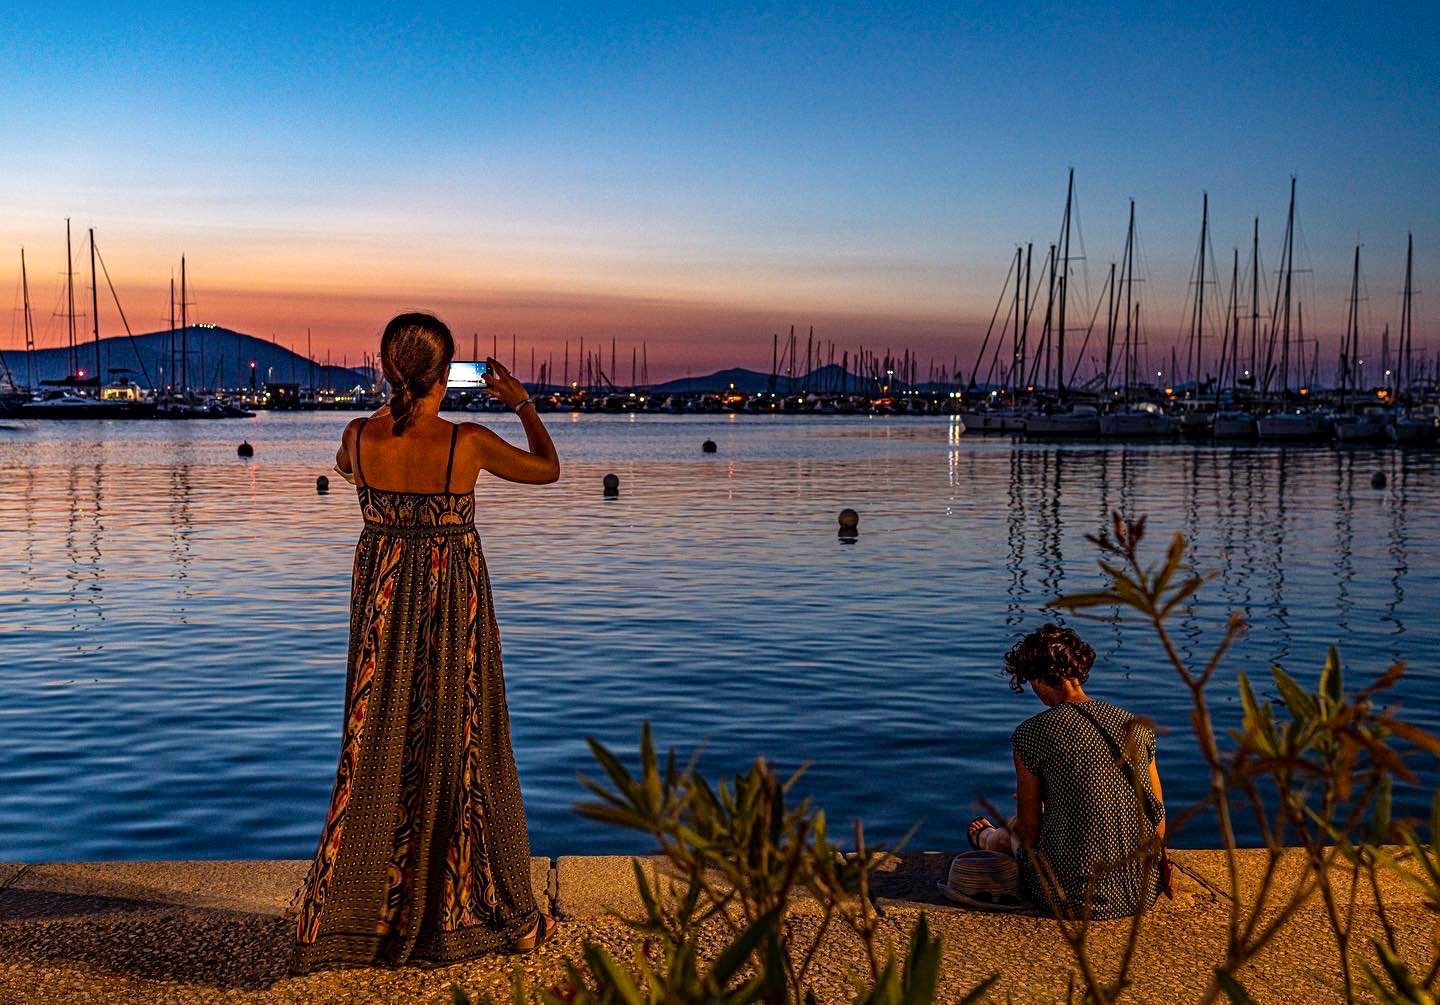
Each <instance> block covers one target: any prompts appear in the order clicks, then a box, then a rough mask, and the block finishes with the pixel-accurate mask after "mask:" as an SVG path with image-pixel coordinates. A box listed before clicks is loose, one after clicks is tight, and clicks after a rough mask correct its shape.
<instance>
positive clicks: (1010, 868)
mask: <svg viewBox="0 0 1440 1005" xmlns="http://www.w3.org/2000/svg"><path fill="white" fill-rule="evenodd" d="M935 885H936V886H937V887H939V888H940V892H941V893H943V894H945V896H947V897H949V898H950V899H951V900H953V901H955V902H956V903H958V904H964V905H965V906H966V907H973V908H975V909H976V910H979V911H1006V912H1009V911H1023V910H1025V909H1026V908H1027V907H1029V905H1028V904H1027V903H1026V902H1025V895H1024V894H1023V893H1022V892H1021V890H1020V867H1019V866H1017V865H1016V864H1015V860H1014V859H1013V858H1011V857H1010V856H1009V855H1005V854H1002V853H1001V852H998V851H964V852H961V853H960V854H959V855H956V856H955V860H954V861H953V862H951V863H950V876H949V878H948V879H947V880H946V881H945V882H943V883H936V884H935Z"/></svg>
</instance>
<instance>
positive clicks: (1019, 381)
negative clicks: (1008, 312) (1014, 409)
mask: <svg viewBox="0 0 1440 1005" xmlns="http://www.w3.org/2000/svg"><path fill="white" fill-rule="evenodd" d="M1034 251H1035V245H1034V244H1033V243H1032V242H1029V241H1027V242H1025V321H1024V325H1023V327H1022V328H1021V329H1020V370H1019V372H1018V373H1017V375H1016V380H1015V383H1016V386H1017V387H1018V386H1020V385H1023V384H1024V383H1025V370H1026V366H1027V364H1028V362H1029V360H1028V359H1027V358H1026V357H1027V356H1028V355H1029V353H1030V344H1029V343H1030V266H1031V265H1032V264H1033V263H1034Z"/></svg>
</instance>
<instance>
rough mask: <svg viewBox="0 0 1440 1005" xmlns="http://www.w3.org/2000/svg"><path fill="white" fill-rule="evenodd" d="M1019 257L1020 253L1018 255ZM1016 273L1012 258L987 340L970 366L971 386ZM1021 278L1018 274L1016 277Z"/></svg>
mask: <svg viewBox="0 0 1440 1005" xmlns="http://www.w3.org/2000/svg"><path fill="white" fill-rule="evenodd" d="M1016 257H1017V258H1018V257H1019V256H1018V255H1017V256H1016ZM1012 275H1015V259H1013V258H1012V259H1011V260H1010V268H1009V269H1008V270H1006V272H1005V284H1004V285H1003V286H1001V287H1000V296H999V298H998V299H997V300H996V301H995V310H994V312H993V313H992V314H991V315H990V326H989V327H988V328H986V329H985V341H984V342H982V343H980V353H979V355H977V356H976V357H975V365H974V366H973V367H971V368H970V386H971V387H974V386H975V374H976V373H978V372H979V370H980V361H981V360H983V359H984V358H985V350H986V348H988V347H989V345H990V334H991V332H993V331H994V330H995V319H996V318H998V317H999V316H1000V305H1001V304H1003V303H1004V302H1005V300H1006V296H1005V294H1006V292H1007V291H1008V290H1009V289H1010V277H1011V276H1012ZM1016 278H1017V279H1018V278H1019V277H1018V276H1017V277H1016Z"/></svg>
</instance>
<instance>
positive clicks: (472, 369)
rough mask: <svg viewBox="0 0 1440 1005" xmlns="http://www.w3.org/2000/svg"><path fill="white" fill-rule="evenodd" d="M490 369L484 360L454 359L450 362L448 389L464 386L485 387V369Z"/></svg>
mask: <svg viewBox="0 0 1440 1005" xmlns="http://www.w3.org/2000/svg"><path fill="white" fill-rule="evenodd" d="M489 369H490V364H489V363H486V362H483V361H481V362H479V363H475V362H471V361H466V360H455V361H454V362H452V363H451V364H450V381H449V383H450V390H452V391H453V390H455V389H457V388H465V387H485V386H486V384H485V371H486V370H489Z"/></svg>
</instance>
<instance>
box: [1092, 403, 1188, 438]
mask: <svg viewBox="0 0 1440 1005" xmlns="http://www.w3.org/2000/svg"><path fill="white" fill-rule="evenodd" d="M1178 428H1179V427H1178V425H1177V423H1176V422H1175V420H1174V419H1172V418H1170V416H1168V415H1166V414H1165V413H1164V412H1162V411H1160V409H1159V408H1157V407H1155V406H1154V405H1150V406H1148V407H1147V406H1145V405H1137V406H1136V407H1134V408H1125V409H1120V410H1118V411H1114V412H1109V413H1107V414H1105V415H1102V416H1100V435H1101V436H1104V437H1107V438H1113V439H1134V440H1138V439H1156V438H1159V437H1164V436H1174V435H1175V433H1176V431H1177V429H1178Z"/></svg>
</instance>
